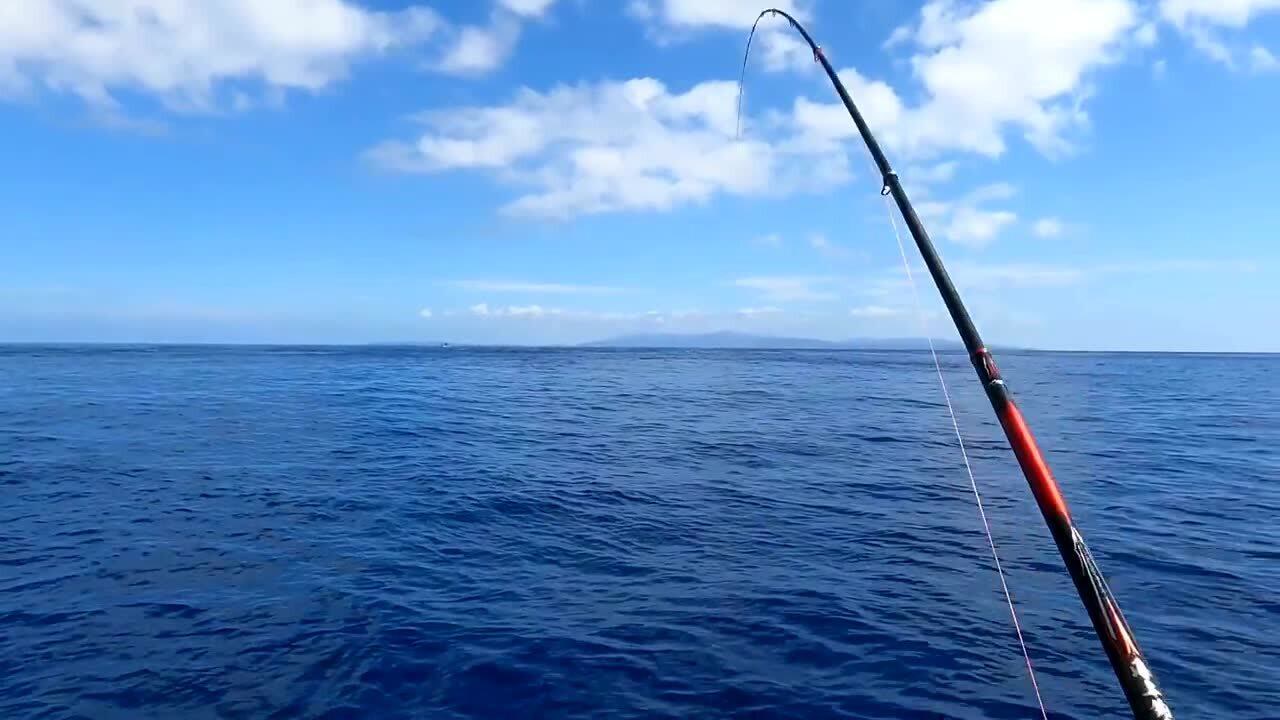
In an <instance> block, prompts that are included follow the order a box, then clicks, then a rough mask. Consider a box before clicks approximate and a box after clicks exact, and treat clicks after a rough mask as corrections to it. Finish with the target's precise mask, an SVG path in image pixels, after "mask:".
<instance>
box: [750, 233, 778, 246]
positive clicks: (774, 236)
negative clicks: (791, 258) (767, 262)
mask: <svg viewBox="0 0 1280 720" xmlns="http://www.w3.org/2000/svg"><path fill="white" fill-rule="evenodd" d="M751 243H752V244H753V245H759V246H761V247H769V248H780V247H782V236H781V235H779V234H778V233H769V234H768V235H761V236H760V237H757V238H753V239H752V240H751Z"/></svg>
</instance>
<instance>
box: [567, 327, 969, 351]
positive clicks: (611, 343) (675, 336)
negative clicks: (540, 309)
mask: <svg viewBox="0 0 1280 720" xmlns="http://www.w3.org/2000/svg"><path fill="white" fill-rule="evenodd" d="M933 346H934V347H935V348H937V349H938V350H962V349H964V346H963V345H962V344H961V343H960V342H958V341H955V340H944V339H938V338H934V341H933ZM578 347H593V348H655V349H657V348H664V349H665V348H699V349H708V350H710V349H725V350H927V349H928V348H929V341H928V340H927V339H925V338H922V337H905V338H852V339H849V340H817V339H814V338H796V337H779V336H774V335H752V334H749V333H738V332H728V331H723V332H711V333H639V334H634V335H619V336H617V337H612V338H606V339H604V340H595V341H592V342H586V343H581V344H579V345H578Z"/></svg>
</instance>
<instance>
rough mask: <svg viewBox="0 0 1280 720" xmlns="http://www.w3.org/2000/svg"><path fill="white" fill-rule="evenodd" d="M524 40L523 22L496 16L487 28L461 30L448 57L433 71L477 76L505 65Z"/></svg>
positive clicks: (503, 14) (447, 50)
mask: <svg viewBox="0 0 1280 720" xmlns="http://www.w3.org/2000/svg"><path fill="white" fill-rule="evenodd" d="M519 39H520V20H519V18H518V17H517V16H515V15H512V14H510V13H504V12H494V13H493V16H492V18H491V19H490V21H489V25H488V26H487V27H483V26H474V25H469V26H466V27H463V28H460V29H459V30H457V32H456V34H455V36H454V38H453V40H452V41H451V42H450V44H449V46H448V48H447V49H446V50H445V52H444V54H443V55H442V56H441V57H440V59H439V60H438V61H436V62H435V63H434V64H433V65H432V66H431V67H432V69H434V70H437V71H439V72H443V73H449V74H452V75H477V74H482V73H486V72H489V71H491V70H493V69H495V68H497V67H499V66H501V65H502V63H503V62H505V61H506V59H507V57H508V56H509V55H511V51H512V50H514V49H515V46H516V42H517V41H519Z"/></svg>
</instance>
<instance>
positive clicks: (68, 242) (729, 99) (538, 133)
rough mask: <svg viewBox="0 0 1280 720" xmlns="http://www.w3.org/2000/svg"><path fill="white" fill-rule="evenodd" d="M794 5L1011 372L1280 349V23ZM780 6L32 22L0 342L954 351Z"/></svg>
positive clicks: (122, 11) (592, 4)
mask: <svg viewBox="0 0 1280 720" xmlns="http://www.w3.org/2000/svg"><path fill="white" fill-rule="evenodd" d="M776 4H778V5H779V6H783V7H787V8H789V9H793V10H794V11H795V12H796V13H797V14H799V15H800V16H801V17H802V18H804V19H805V20H806V21H807V22H808V25H809V27H810V30H811V31H812V32H813V33H814V34H815V35H816V36H817V38H818V39H819V42H821V43H822V44H823V45H824V48H825V49H826V52H827V54H828V56H829V57H830V58H831V60H832V62H833V64H834V65H835V66H836V67H837V68H838V69H840V71H841V74H842V76H843V77H844V78H845V80H846V82H847V84H848V85H849V87H850V90H851V92H852V93H853V95H854V98H855V100H856V101H857V102H859V104H860V105H861V106H862V109H863V111H864V113H865V114H866V115H867V116H868V119H869V121H870V122H871V124H872V126H873V130H874V131H875V132H876V133H877V134H878V135H879V136H880V137H881V140H882V142H883V144H884V145H885V147H886V150H887V152H888V153H889V156H890V159H891V161H892V162H893V163H894V164H895V166H896V168H897V170H898V172H899V175H900V176H902V177H903V178H904V181H905V182H906V184H907V186H908V190H909V191H910V192H911V194H912V196H913V199H914V200H915V201H916V202H917V204H918V206H919V208H920V210H921V214H922V216H923V217H924V218H925V223H926V226H927V227H928V228H929V229H930V231H931V233H932V234H933V236H934V238H935V241H936V243H937V244H938V247H939V249H940V251H941V253H942V255H943V258H944V259H945V261H946V262H947V264H948V266H949V267H950V268H951V272H952V275H953V276H954V277H955V279H956V280H957V282H958V284H959V285H960V286H961V289H962V292H963V294H964V296H965V298H966V300H967V301H968V302H969V304H970V306H971V310H972V312H973V314H974V316H975V318H976V320H977V322H978V324H979V327H980V329H981V330H982V331H983V333H984V335H985V336H986V338H987V340H988V341H989V342H991V343H994V344H1018V345H1029V346H1037V347H1047V348H1070V349H1144V350H1145V349H1178V350H1236V351H1280V323H1277V322H1276V321H1275V319H1274V318H1275V316H1276V315H1278V314H1280V250H1278V249H1277V246H1278V244H1277V242H1276V241H1277V239H1278V238H1277V229H1278V228H1280V202H1277V201H1276V199H1275V198H1276V187H1277V184H1276V181H1275V173H1276V158H1277V157H1280V153H1278V152H1277V151H1278V150H1280V133H1277V132H1276V130H1275V117H1276V115H1277V111H1280V60H1277V57H1280V2H1278V1H1277V0H1229V1H1228V0H1163V1H1161V2H1138V1H1137V0H1055V2H1053V3H1045V2H1037V1H1036V0H991V1H989V2H964V1H960V0H957V1H955V2H949V1H944V0H931V1H930V2H926V3H923V4H921V3H907V2H895V1H890V0H866V1H864V2H856V3H855V2H837V1H836V0H793V1H792V2H785V3H784V2H778V3H776ZM762 7H763V4H762V3H760V2H737V1H734V0H637V1H629V2H621V1H620V2H606V1H605V0H475V1H471V0H468V1H466V2H463V1H462V0H454V1H442V2H434V3H422V2H418V3H413V2H392V1H390V0H387V1H383V2H375V1H374V0H363V1H357V0H306V1H302V0H299V1H298V2H293V3H261V2H256V0H48V1H46V2H30V3H6V4H4V5H3V7H2V8H0V138H3V140H0V143H3V144H2V145H0V147H3V165H4V169H5V172H4V173H3V174H2V175H0V217H3V218H4V232H3V233H2V234H0V340H13V341H45V340H52V341H81V340H85V341H151V342H164V341H180V342H187V341H200V342H367V341H399V340H449V341H454V342H498V343H565V342H578V341H583V340H589V339H595V338H599V337H603V336H608V335H613V334H620V333H627V332H654V331H670V332H694V331H707V330H720V329H732V330H740V331H748V332H761V333H770V334H788V335H801V336H810V337H823V338H845V337H855V336H904V335H918V334H920V332H921V323H923V324H924V325H925V326H926V327H927V328H928V329H929V331H930V332H932V333H934V334H937V335H939V336H951V334H952V332H953V331H952V330H951V329H950V326H949V323H948V322H947V320H946V318H945V317H943V316H942V315H941V312H940V311H941V306H940V304H939V303H938V301H937V299H936V292H935V291H934V290H933V288H932V286H931V285H928V284H927V278H925V277H919V276H918V277H917V280H918V281H920V282H921V286H920V297H921V305H922V307H921V310H920V312H919V313H917V312H916V310H915V309H914V304H913V300H912V295H911V293H910V290H909V289H908V287H907V285H906V283H905V282H904V268H903V266H902V262H901V260H900V258H899V254H898V249H897V245H896V242H895V240H894V235H893V231H892V229H891V227H890V225H889V222H888V216H887V215H886V210H885V207H884V205H883V203H882V201H881V198H880V197H879V195H878V192H877V191H878V184H879V181H878V178H876V177H875V176H874V175H873V174H872V173H870V172H869V164H868V159H867V156H866V153H865V151H864V149H863V146H862V145H861V142H860V141H858V140H857V138H856V137H854V136H853V135H852V134H851V133H852V127H851V125H850V124H849V122H848V120H847V118H846V117H845V116H843V115H842V112H843V111H842V110H841V109H840V108H839V107H838V106H837V105H836V104H835V103H836V99H835V97H834V94H833V93H832V91H831V90H830V88H829V86H828V85H827V84H826V81H825V79H824V78H823V77H822V76H821V75H820V73H819V70H818V68H817V67H816V66H815V65H814V63H813V61H812V57H811V56H810V55H809V54H808V53H807V52H805V51H804V49H803V48H801V47H800V46H799V45H798V41H797V39H796V38H795V37H794V36H793V35H792V34H790V33H789V31H787V29H786V27H785V25H784V24H783V23H782V22H781V21H772V22H769V21H766V22H765V23H764V24H763V26H762V29H761V31H760V34H758V35H757V41H756V45H755V47H754V49H753V54H752V58H751V62H750V65H749V68H748V71H747V95H746V106H745V113H744V119H743V128H742V131H741V134H739V133H738V128H737V122H736V108H737V88H736V81H737V76H738V70H739V64H740V61H741V55H742V48H743V45H744V42H745V39H746V33H747V29H748V28H749V27H750V24H751V21H752V20H753V19H754V17H755V14H756V12H757V11H758V10H759V9H761V8H762ZM908 250H909V252H910V253H911V254H910V258H911V260H912V262H913V264H916V263H918V256H917V255H916V254H915V252H914V249H913V248H911V247H910V246H908ZM917 269H918V268H917Z"/></svg>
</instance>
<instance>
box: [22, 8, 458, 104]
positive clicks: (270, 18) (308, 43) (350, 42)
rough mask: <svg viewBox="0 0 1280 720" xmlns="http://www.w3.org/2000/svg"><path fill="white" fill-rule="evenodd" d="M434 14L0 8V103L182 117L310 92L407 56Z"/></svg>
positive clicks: (432, 26)
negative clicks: (40, 95) (384, 56)
mask: <svg viewBox="0 0 1280 720" xmlns="http://www.w3.org/2000/svg"><path fill="white" fill-rule="evenodd" d="M443 25H444V22H443V20H442V19H441V18H440V16H439V15H437V14H436V12H435V11H433V10H431V9H430V8H428V7H425V6H410V7H408V8H406V9H404V10H400V11H395V12H380V11H373V10H367V9H364V8H362V7H360V6H358V5H355V4H354V3H352V2H349V1H348V0H306V1H305V2H288V3H286V2H261V1H260V0H131V1H130V2H101V1H94V2H84V1H73V0H44V1H41V2H6V3H0V97H5V96H8V97H14V96H21V95H29V94H32V93H36V92H50V93H57V94H70V95H74V96H77V97H79V98H80V99H81V100H83V101H84V102H86V103H88V104H90V105H91V106H94V107H98V108H114V107H116V106H117V104H118V101H117V97H116V96H117V94H118V93H121V92H137V93H142V94H145V95H149V96H152V97H155V98H158V99H159V100H160V101H161V102H162V103H163V104H164V105H165V106H167V107H168V108H170V109H174V110H182V111H189V112H191V111H212V110H215V109H217V108H218V106H219V105H221V104H232V100H231V98H232V97H235V98H238V100H237V101H236V102H235V103H234V104H238V105H240V106H242V107H243V106H244V105H246V104H250V103H251V102H252V101H253V99H252V98H251V96H250V95H249V93H250V92H253V91H254V90H258V91H259V95H260V97H264V98H267V99H270V98H272V97H276V96H278V95H279V94H281V93H283V92H285V91H289V90H302V91H318V90H321V89H323V88H325V87H327V86H329V85H331V84H332V83H334V82H336V81H338V80H340V79H342V78H343V77H345V76H346V75H347V73H348V71H349V68H350V66H351V65H352V64H353V63H355V62H356V61H358V60H361V59H364V58H368V57H372V56H376V55H378V54H381V53H385V52H387V51H390V50H393V49H396V48H401V47H406V46H412V45H415V44H418V43H421V42H422V41H424V40H426V39H427V38H429V37H431V36H432V35H434V34H435V33H436V32H437V31H439V30H440V29H441V27H442V26H443Z"/></svg>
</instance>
